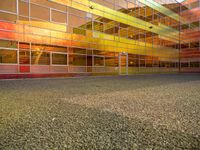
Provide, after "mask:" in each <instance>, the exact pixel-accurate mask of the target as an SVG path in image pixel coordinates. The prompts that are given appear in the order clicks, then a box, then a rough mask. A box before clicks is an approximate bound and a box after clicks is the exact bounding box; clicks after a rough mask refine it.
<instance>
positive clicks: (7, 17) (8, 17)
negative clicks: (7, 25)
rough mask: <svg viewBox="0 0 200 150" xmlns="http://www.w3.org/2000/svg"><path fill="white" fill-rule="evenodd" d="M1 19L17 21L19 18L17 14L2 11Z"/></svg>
mask: <svg viewBox="0 0 200 150" xmlns="http://www.w3.org/2000/svg"><path fill="white" fill-rule="evenodd" d="M0 20H5V21H9V22H15V21H16V20H17V15H13V14H8V13H4V12H0Z"/></svg>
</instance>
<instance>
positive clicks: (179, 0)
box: [176, 0, 184, 2]
mask: <svg viewBox="0 0 200 150" xmlns="http://www.w3.org/2000/svg"><path fill="white" fill-rule="evenodd" d="M176 1H178V2H183V1H184V0H176Z"/></svg>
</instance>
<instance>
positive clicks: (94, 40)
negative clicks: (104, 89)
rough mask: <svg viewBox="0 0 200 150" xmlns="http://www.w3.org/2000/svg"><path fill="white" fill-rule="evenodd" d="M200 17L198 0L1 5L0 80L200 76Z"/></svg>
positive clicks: (11, 1)
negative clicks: (110, 76)
mask: <svg viewBox="0 0 200 150" xmlns="http://www.w3.org/2000/svg"><path fill="white" fill-rule="evenodd" d="M188 4H189V6H188ZM199 12H200V11H199V1H198V0H188V1H185V2H182V3H179V2H177V1H176V0H0V78H10V77H44V76H45V77H46V76H47V77H48V76H68V75H69V76H74V75H111V74H112V75H131V74H138V73H141V74H144V73H151V74H152V73H164V72H167V73H174V72H180V71H184V72H185V71H200V69H199V68H200V49H199V41H200V38H199V37H200V34H199V33H200V32H199V29H200V28H199V16H200V14H199ZM191 16H194V17H191ZM193 38H194V39H193ZM191 68H192V69H191Z"/></svg>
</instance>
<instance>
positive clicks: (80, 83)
mask: <svg viewBox="0 0 200 150" xmlns="http://www.w3.org/2000/svg"><path fill="white" fill-rule="evenodd" d="M0 149H14V150H17V149H109V150H110V149H159V150H160V149H200V74H173V75H139V76H128V77H126V76H124V77H84V78H73V79H72V78H66V79H62V78H58V79H26V80H7V81H0Z"/></svg>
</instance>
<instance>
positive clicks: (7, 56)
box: [0, 50, 17, 64]
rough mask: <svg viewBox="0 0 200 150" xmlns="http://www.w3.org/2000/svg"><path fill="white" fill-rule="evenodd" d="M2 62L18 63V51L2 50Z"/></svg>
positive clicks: (0, 53) (0, 54)
mask: <svg viewBox="0 0 200 150" xmlns="http://www.w3.org/2000/svg"><path fill="white" fill-rule="evenodd" d="M0 63H11V64H14V63H17V51H14V50H0Z"/></svg>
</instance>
